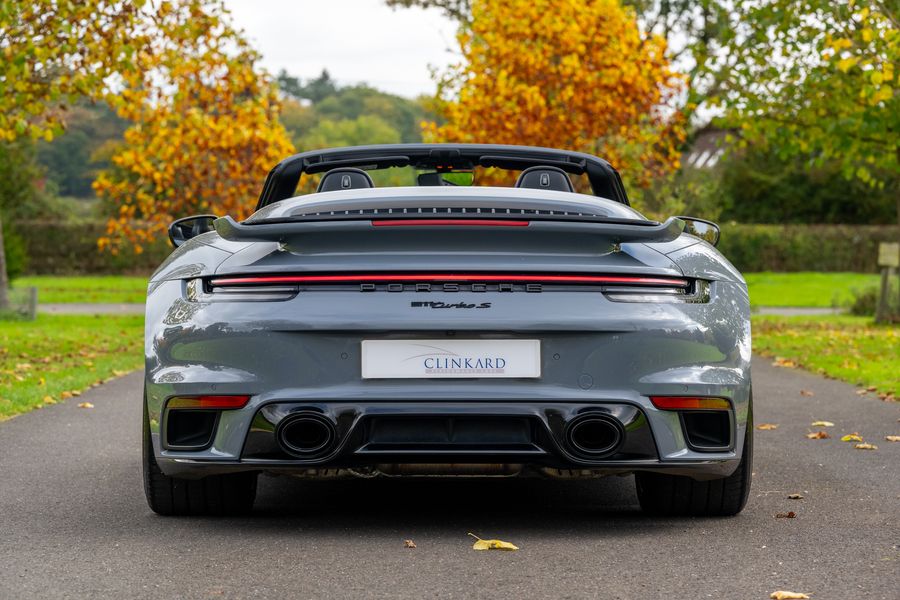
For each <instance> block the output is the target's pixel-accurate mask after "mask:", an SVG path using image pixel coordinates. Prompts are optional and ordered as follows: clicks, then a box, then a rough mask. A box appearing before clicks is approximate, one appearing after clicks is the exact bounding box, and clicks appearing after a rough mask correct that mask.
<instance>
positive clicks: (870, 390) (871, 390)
mask: <svg viewBox="0 0 900 600" xmlns="http://www.w3.org/2000/svg"><path fill="white" fill-rule="evenodd" d="M877 389H878V388H877V387H875V386H874V385H870V386H869V387H867V388H866V391H867V392H874V391H875V390H877Z"/></svg>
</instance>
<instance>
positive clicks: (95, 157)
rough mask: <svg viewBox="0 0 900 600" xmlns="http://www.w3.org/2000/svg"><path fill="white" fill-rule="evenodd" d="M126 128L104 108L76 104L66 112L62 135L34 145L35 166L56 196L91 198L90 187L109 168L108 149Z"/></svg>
mask: <svg viewBox="0 0 900 600" xmlns="http://www.w3.org/2000/svg"><path fill="white" fill-rule="evenodd" d="M127 125H128V123H127V122H126V121H125V120H123V119H121V118H119V117H118V116H116V114H115V112H113V111H112V110H111V109H110V108H109V107H108V106H106V105H105V104H102V103H90V102H79V103H78V104H76V105H75V106H73V107H72V108H71V109H69V110H68V111H67V115H66V131H65V133H63V134H62V135H60V136H58V137H56V138H55V139H54V140H53V141H52V142H46V141H43V140H41V141H39V142H38V144H37V157H36V158H37V162H38V164H39V165H41V166H42V167H43V169H44V172H45V173H46V176H47V180H48V181H49V182H52V183H53V184H54V185H55V187H56V190H57V191H58V192H59V193H60V194H62V195H64V196H75V197H78V198H88V197H93V195H94V191H93V189H92V188H91V183H92V182H93V181H94V179H95V178H96V177H97V173H98V172H99V171H101V170H103V169H105V168H108V167H109V156H108V155H109V154H110V153H109V152H108V148H109V146H110V144H113V143H116V142H118V141H119V140H121V139H122V134H123V133H124V132H125V128H126V127H127Z"/></svg>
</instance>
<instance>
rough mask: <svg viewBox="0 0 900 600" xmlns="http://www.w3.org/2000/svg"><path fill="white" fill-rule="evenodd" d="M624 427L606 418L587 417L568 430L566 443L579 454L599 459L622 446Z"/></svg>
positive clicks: (577, 420) (580, 418)
mask: <svg viewBox="0 0 900 600" xmlns="http://www.w3.org/2000/svg"><path fill="white" fill-rule="evenodd" d="M623 439H624V435H623V432H622V425H621V424H620V423H618V422H617V421H616V420H614V419H612V418H610V417H606V416H596V415H585V416H582V417H579V418H578V419H576V420H574V421H572V422H571V423H570V424H569V427H568V428H567V429H566V441H567V442H568V445H569V447H570V448H571V449H572V450H574V451H575V452H577V453H578V454H582V455H587V456H591V457H599V456H603V455H607V454H612V453H614V452H615V451H616V450H618V448H619V446H621V445H622V441H623Z"/></svg>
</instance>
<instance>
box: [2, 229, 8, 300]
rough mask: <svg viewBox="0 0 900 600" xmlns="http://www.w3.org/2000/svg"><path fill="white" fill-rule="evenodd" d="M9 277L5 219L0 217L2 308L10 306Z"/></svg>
mask: <svg viewBox="0 0 900 600" xmlns="http://www.w3.org/2000/svg"><path fill="white" fill-rule="evenodd" d="M8 289H9V279H7V277H6V252H5V251H4V250H3V219H2V218H0V310H4V309H6V308H8V307H9V294H8Z"/></svg>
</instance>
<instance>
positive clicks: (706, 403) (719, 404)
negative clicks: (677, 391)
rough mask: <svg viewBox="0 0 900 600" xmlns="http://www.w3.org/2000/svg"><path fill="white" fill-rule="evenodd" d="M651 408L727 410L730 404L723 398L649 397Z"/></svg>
mask: <svg viewBox="0 0 900 600" xmlns="http://www.w3.org/2000/svg"><path fill="white" fill-rule="evenodd" d="M650 401H651V402H653V406H655V407H656V408H658V409H660V410H728V409H729V408H731V403H730V402H729V401H728V400H727V399H725V398H707V397H702V396H650Z"/></svg>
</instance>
